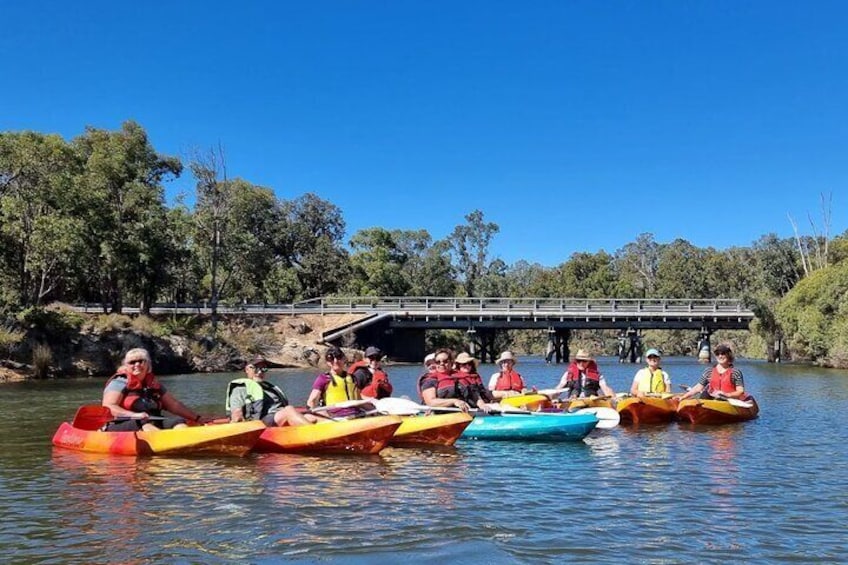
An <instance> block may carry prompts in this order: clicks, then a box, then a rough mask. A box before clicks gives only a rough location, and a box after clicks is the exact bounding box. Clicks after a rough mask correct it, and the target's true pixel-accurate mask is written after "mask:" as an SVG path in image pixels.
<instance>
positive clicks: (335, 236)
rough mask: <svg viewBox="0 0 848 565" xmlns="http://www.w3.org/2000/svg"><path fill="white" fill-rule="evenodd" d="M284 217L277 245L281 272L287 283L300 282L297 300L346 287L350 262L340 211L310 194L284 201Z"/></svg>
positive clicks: (330, 292) (298, 283)
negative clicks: (288, 281)
mask: <svg viewBox="0 0 848 565" xmlns="http://www.w3.org/2000/svg"><path fill="white" fill-rule="evenodd" d="M282 217H283V218H284V222H282V223H281V225H280V232H279V233H278V243H277V248H278V255H279V258H280V260H281V261H282V264H281V266H280V271H281V272H282V273H283V275H284V278H285V279H286V280H294V279H296V280H297V296H296V298H314V297H317V296H323V295H328V294H333V293H336V292H337V291H338V290H340V289H341V288H343V287H344V285H345V283H346V282H347V278H348V277H349V273H350V263H349V261H350V260H349V256H348V253H347V251H346V250H345V249H344V247H343V245H342V238H343V237H344V232H345V221H344V218H343V217H342V212H341V210H340V209H339V208H338V207H337V206H336V205H335V204H333V203H332V202H329V201H327V200H323V199H321V198H319V197H318V196H316V195H315V194H312V193H307V194H304V195H303V196H300V197H298V198H296V199H294V200H291V201H286V202H284V203H283V204H282Z"/></svg>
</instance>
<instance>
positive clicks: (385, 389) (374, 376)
mask: <svg viewBox="0 0 848 565" xmlns="http://www.w3.org/2000/svg"><path fill="white" fill-rule="evenodd" d="M357 369H365V370H366V371H368V372H369V373H370V374H371V382H370V383H368V384H367V385H365V387H363V389H362V390H361V391H360V393H361V394H362V395H363V396H367V397H369V398H386V397H389V396H391V395H392V391H393V390H394V387H393V386H392V383H390V382H389V376H388V375H387V374H386V373H385V371H383V370H382V369H377V370H376V371H371V369H370V368H369V366H368V361H365V360H364V359H362V360H360V361H357V362H356V363H354V364H353V365H351V366H350V367H348V369H347V372H348V374H350V375H352V374H354V373H355V372H356V371H357Z"/></svg>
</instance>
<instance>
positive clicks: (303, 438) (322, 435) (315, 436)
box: [254, 416, 401, 453]
mask: <svg viewBox="0 0 848 565" xmlns="http://www.w3.org/2000/svg"><path fill="white" fill-rule="evenodd" d="M400 425H401V419H400V417H399V416H369V417H367V418H352V419H350V420H321V421H319V422H318V423H316V424H312V425H305V426H282V427H273V428H266V429H265V431H263V432H262V435H261V436H259V441H257V442H256V446H255V447H254V451H258V452H264V453H268V452H273V453H379V452H380V450H382V449H383V448H384V447H386V445H388V443H389V440H390V439H392V436H393V435H394V433H395V431H396V430H397V429H398V428H399V427H400Z"/></svg>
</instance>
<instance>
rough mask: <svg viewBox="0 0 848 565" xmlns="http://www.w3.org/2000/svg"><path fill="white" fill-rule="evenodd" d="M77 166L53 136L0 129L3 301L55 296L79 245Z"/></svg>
mask: <svg viewBox="0 0 848 565" xmlns="http://www.w3.org/2000/svg"><path fill="white" fill-rule="evenodd" d="M79 171H80V162H79V160H78V159H77V157H76V155H75V153H74V151H73V149H72V148H71V147H70V146H69V145H68V144H67V143H66V142H65V140H64V139H62V138H61V137H59V136H58V135H44V134H40V133H35V132H20V133H0V241H2V251H0V281H2V285H1V286H2V287H3V288H4V290H5V292H4V294H5V295H6V296H5V299H6V300H7V301H8V302H12V303H16V304H18V305H22V306H28V305H37V304H39V303H40V302H41V301H42V300H43V299H44V298H46V297H48V296H52V297H54V298H59V297H61V292H62V291H63V289H64V288H65V287H66V285H67V276H68V274H69V272H70V271H72V270H73V269H74V268H75V265H77V263H78V261H79V255H80V252H81V250H82V248H83V246H82V241H81V232H82V228H83V218H82V216H81V214H80V212H81V210H80V209H79V206H80V204H79V203H80V200H79V197H78V194H77V192H76V186H75V185H74V175H77V174H79Z"/></svg>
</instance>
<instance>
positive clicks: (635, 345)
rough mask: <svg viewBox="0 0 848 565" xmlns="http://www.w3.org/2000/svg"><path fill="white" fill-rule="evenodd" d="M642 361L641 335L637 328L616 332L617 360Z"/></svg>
mask: <svg viewBox="0 0 848 565" xmlns="http://www.w3.org/2000/svg"><path fill="white" fill-rule="evenodd" d="M628 361H629V362H630V363H641V362H642V336H641V335H640V334H639V330H634V329H633V328H627V330H621V331H620V332H619V334H618V362H619V363H626V362H628Z"/></svg>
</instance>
